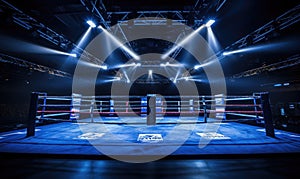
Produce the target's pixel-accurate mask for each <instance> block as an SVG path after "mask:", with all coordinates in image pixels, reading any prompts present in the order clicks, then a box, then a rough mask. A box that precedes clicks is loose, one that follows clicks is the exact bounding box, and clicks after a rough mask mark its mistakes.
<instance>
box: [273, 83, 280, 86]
mask: <svg viewBox="0 0 300 179" xmlns="http://www.w3.org/2000/svg"><path fill="white" fill-rule="evenodd" d="M280 86H282V84H280V83H278V84H274V87H280Z"/></svg>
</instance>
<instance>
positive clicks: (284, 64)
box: [232, 54, 300, 79]
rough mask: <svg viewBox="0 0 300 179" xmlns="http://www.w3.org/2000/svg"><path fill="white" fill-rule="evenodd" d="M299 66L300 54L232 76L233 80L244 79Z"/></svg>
mask: <svg viewBox="0 0 300 179" xmlns="http://www.w3.org/2000/svg"><path fill="white" fill-rule="evenodd" d="M299 64H300V54H297V55H293V56H291V57H288V58H287V59H285V60H280V61H279V62H277V63H273V64H270V65H265V66H262V67H259V68H254V69H251V70H247V71H244V72H242V73H238V74H235V75H233V76H232V78H234V79H237V78H243V77H250V76H254V75H259V74H261V73H264V72H271V71H276V70H281V69H284V68H288V67H292V66H296V65H299Z"/></svg>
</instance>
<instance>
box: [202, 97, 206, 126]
mask: <svg viewBox="0 0 300 179" xmlns="http://www.w3.org/2000/svg"><path fill="white" fill-rule="evenodd" d="M202 105H203V110H204V122H205V123H207V110H206V103H205V97H204V96H203V97H202Z"/></svg>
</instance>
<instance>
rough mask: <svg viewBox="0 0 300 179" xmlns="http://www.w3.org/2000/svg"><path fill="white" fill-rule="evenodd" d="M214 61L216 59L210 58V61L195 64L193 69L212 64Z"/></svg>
mask: <svg viewBox="0 0 300 179" xmlns="http://www.w3.org/2000/svg"><path fill="white" fill-rule="evenodd" d="M214 62H216V60H212V61H209V62H207V63H203V64H201V65H195V66H194V69H195V70H198V69H199V68H203V67H206V66H208V65H210V64H212V63H214Z"/></svg>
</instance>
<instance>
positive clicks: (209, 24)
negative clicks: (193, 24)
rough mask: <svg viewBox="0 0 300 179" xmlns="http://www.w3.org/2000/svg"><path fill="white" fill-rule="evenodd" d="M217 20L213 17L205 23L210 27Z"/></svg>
mask: <svg viewBox="0 0 300 179" xmlns="http://www.w3.org/2000/svg"><path fill="white" fill-rule="evenodd" d="M215 22H216V21H215V20H213V19H211V20H209V21H208V22H207V23H206V24H205V25H206V27H210V26H212V25H213V24H214V23H215Z"/></svg>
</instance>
